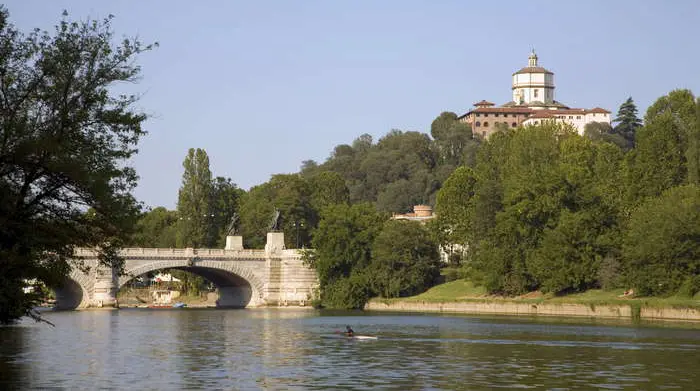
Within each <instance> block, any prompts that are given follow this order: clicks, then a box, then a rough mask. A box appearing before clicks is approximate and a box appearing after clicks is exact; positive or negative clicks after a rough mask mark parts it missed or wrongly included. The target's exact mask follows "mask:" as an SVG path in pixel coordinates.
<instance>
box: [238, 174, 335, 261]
mask: <svg viewBox="0 0 700 391" xmlns="http://www.w3.org/2000/svg"><path fill="white" fill-rule="evenodd" d="M336 184H337V183H336ZM336 190H337V189H336ZM332 193H333V192H332ZM319 194H320V193H319ZM327 195H330V194H327ZM335 195H337V194H335ZM316 201H318V200H316ZM312 202H313V200H312V191H311V188H310V185H309V182H308V181H307V180H305V179H304V178H303V177H302V176H301V175H298V174H277V175H273V176H272V178H270V180H269V181H268V182H266V183H263V184H261V185H258V186H255V187H253V188H252V189H250V191H249V192H248V193H247V194H246V195H245V197H243V198H242V200H241V205H242V207H241V231H242V233H243V238H244V241H246V244H247V245H248V246H250V247H253V248H260V247H263V246H264V245H265V235H266V234H267V232H268V230H269V229H270V222H271V219H272V217H273V215H274V212H275V209H277V210H278V211H279V212H280V216H281V219H282V225H281V227H280V228H281V229H282V231H284V234H285V235H284V238H285V245H286V246H287V247H288V248H295V247H296V246H297V244H298V245H299V246H306V245H308V244H309V240H310V231H311V229H312V228H313V227H315V225H316V219H317V217H316V216H317V215H316V211H315V210H314V209H313V207H312ZM297 239H298V240H297Z"/></svg>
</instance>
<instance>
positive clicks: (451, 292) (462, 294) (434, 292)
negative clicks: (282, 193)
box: [378, 280, 700, 309]
mask: <svg viewBox="0 0 700 391" xmlns="http://www.w3.org/2000/svg"><path fill="white" fill-rule="evenodd" d="M623 293H624V290H622V289H618V290H611V291H604V290H601V289H592V290H589V291H586V292H581V293H574V294H570V295H565V296H555V295H552V294H546V295H542V296H540V297H501V296H493V295H488V294H487V293H486V289H484V287H481V286H475V285H474V284H473V283H472V282H471V281H467V280H457V281H451V282H447V283H444V284H440V285H437V286H435V287H433V288H431V289H429V290H428V291H426V292H424V293H421V294H420V295H416V296H411V297H402V298H396V299H383V298H382V299H378V300H380V301H381V302H385V303H392V302H398V301H406V302H428V303H441V302H443V303H445V302H482V303H491V302H498V303H503V302H513V303H532V304H539V303H551V304H582V305H587V306H597V305H600V306H603V305H630V306H634V307H651V308H675V309H682V308H691V309H700V298H698V295H696V296H695V297H694V298H682V297H675V296H673V297H666V298H661V297H636V298H628V297H620V296H621V295H622V294H623Z"/></svg>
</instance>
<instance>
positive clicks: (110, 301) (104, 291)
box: [90, 266, 119, 308]
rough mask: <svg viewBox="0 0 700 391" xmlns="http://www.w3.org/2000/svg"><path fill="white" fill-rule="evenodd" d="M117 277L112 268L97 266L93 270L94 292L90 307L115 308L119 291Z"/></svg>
mask: <svg viewBox="0 0 700 391" xmlns="http://www.w3.org/2000/svg"><path fill="white" fill-rule="evenodd" d="M118 277H119V276H118V275H117V273H116V271H115V270H114V269H112V268H109V267H105V266H98V267H97V268H96V270H95V288H94V289H95V290H94V293H93V296H92V302H91V303H90V306H91V307H94V308H117V307H118V304H117V289H119V283H118Z"/></svg>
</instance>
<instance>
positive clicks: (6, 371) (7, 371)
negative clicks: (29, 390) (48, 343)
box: [0, 326, 31, 389]
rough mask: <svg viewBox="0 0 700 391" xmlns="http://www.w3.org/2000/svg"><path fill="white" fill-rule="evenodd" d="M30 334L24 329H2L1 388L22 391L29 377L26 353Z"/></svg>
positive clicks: (0, 337)
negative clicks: (20, 390) (19, 390)
mask: <svg viewBox="0 0 700 391" xmlns="http://www.w3.org/2000/svg"><path fill="white" fill-rule="evenodd" d="M30 333H31V330H30V329H27V328H24V327H18V326H10V327H0V388H3V389H20V388H22V387H23V386H24V384H25V382H26V380H27V378H28V377H29V374H28V372H27V365H26V362H25V358H24V352H25V351H26V349H27V342H26V341H27V339H29V338H30V335H29V334H30Z"/></svg>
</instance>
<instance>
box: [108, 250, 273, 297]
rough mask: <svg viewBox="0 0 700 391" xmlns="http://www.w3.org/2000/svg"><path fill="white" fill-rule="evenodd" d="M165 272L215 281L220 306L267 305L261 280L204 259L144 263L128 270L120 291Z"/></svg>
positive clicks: (235, 267) (228, 264)
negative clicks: (147, 276) (154, 273)
mask: <svg viewBox="0 0 700 391" xmlns="http://www.w3.org/2000/svg"><path fill="white" fill-rule="evenodd" d="M162 269H179V270H185V271H188V272H192V273H194V274H197V275H200V276H202V277H204V278H206V279H207V280H209V281H211V282H212V283H213V284H214V285H215V286H216V287H217V288H218V290H219V300H218V301H217V306H220V307H247V306H256V305H262V304H264V298H263V292H264V284H263V281H262V278H261V276H258V275H256V273H255V272H253V271H252V270H251V268H250V267H246V266H245V265H241V264H240V263H238V262H226V261H218V260H211V259H200V260H198V261H196V262H192V261H190V260H189V259H169V260H152V261H144V262H141V263H140V264H138V265H135V266H134V267H132V268H129V269H127V270H125V275H122V276H120V277H119V280H118V284H117V288H118V289H120V288H121V287H122V286H124V285H125V284H126V283H127V282H129V281H130V280H132V279H134V278H136V277H137V276H140V275H143V274H145V273H148V272H152V271H156V270H162Z"/></svg>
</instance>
